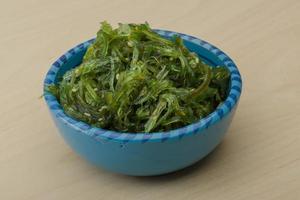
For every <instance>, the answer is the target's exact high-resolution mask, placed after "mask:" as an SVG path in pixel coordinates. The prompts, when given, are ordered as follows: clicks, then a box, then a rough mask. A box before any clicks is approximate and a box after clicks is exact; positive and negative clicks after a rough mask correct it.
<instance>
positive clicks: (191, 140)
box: [44, 30, 242, 176]
mask: <svg viewBox="0 0 300 200" xmlns="http://www.w3.org/2000/svg"><path fill="white" fill-rule="evenodd" d="M155 31H156V32H157V33H158V34H160V35H161V36H163V37H165V38H170V37H172V36H173V35H175V34H176V35H179V36H180V37H181V38H182V39H183V40H184V44H185V45H186V47H187V48H188V49H189V50H190V51H193V52H195V53H197V54H198V55H199V56H200V57H201V58H202V59H203V60H204V61H205V62H206V63H208V64H210V65H213V66H217V65H220V66H226V67H227V68H228V69H229V70H230V74H231V78H230V89H229V95H228V97H227V98H226V100H225V101H224V102H223V103H222V104H221V105H219V106H218V107H217V109H216V110H215V111H214V112H213V113H211V114H210V115H208V116H207V117H206V118H204V119H201V120H199V121H198V122H196V123H193V124H190V125H188V126H185V127H182V128H179V129H175V130H172V131H166V132H156V133H151V134H144V133H137V134H135V133H121V132H116V131H110V130H104V129H101V128H95V127H92V126H90V125H88V124H86V123H84V122H81V121H78V120H76V119H74V118H71V117H69V116H67V115H66V114H65V113H64V111H63V109H62V107H61V106H60V104H59V102H58V101H57V99H56V98H55V97H54V96H53V95H51V94H50V93H48V92H46V91H45V87H46V86H47V85H49V84H52V83H55V82H56V81H57V77H59V76H62V75H63V74H64V73H65V72H66V71H67V70H69V69H71V68H74V67H76V66H78V64H80V63H81V61H82V57H83V55H84V53H85V52H86V49H87V47H88V46H89V45H90V44H91V43H92V42H93V40H94V39H92V40H89V41H86V42H84V43H82V44H79V45H77V46H76V47H74V48H72V49H70V50H69V51H68V52H66V53H65V54H64V55H62V56H61V57H60V58H59V59H58V60H56V61H55V62H54V63H53V65H52V66H51V68H50V70H49V71H48V73H47V75H46V78H45V80H44V91H45V92H44V97H45V101H46V104H47V105H48V107H49V110H50V113H51V116H52V118H53V121H54V122H55V124H56V126H57V128H58V130H59V133H60V134H61V135H62V137H63V138H64V140H65V141H66V143H67V144H69V145H70V147H71V148H72V149H73V150H74V151H75V152H76V153H78V154H79V155H80V156H81V157H83V158H84V159H86V160H87V161H89V162H90V163H92V164H94V165H96V166H99V167H101V168H104V169H107V170H110V171H113V172H117V173H121V174H127V175H135V176H150V175H160V174H165V173H170V172H173V171H176V170H179V169H182V168H185V167H187V166H189V165H192V164H193V163H195V162H197V161H199V160H200V159H202V158H203V157H205V156H206V155H207V154H209V153H210V152H211V151H212V150H213V149H214V148H216V146H217V145H218V144H219V143H220V142H221V140H222V138H223V137H224V135H225V133H226V131H227V129H228V127H229V125H230V123H231V120H232V118H233V116H234V113H235V110H236V108H237V105H238V100H239V97H240V94H241V90H242V82H241V76H240V73H239V71H238V69H237V67H236V65H235V64H234V62H233V61H232V60H231V59H230V58H229V57H228V56H227V55H226V54H225V53H223V52H222V51H221V50H220V49H218V48H217V47H215V46H213V45H211V44H209V43H207V42H205V41H203V40H201V39H198V38H195V37H193V36H189V35H186V34H181V33H177V32H173V31H166V30H155Z"/></svg>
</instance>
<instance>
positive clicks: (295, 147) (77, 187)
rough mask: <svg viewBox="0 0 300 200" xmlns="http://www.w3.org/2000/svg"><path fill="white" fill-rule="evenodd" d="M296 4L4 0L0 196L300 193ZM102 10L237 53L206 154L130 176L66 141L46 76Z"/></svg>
mask: <svg viewBox="0 0 300 200" xmlns="http://www.w3.org/2000/svg"><path fill="white" fill-rule="evenodd" d="M299 10H300V1H298V0H264V1H259V0H253V1H238V0H230V1H204V0H191V1H180V0H173V1H158V0H152V1H137V0H136V1H129V0H121V1H117V0H92V1H79V0H74V1H71V0H65V1H58V0H51V1H46V0H39V1H38V0H27V1H17V0H10V1H8V0H7V1H3V0H1V6H0V27H1V29H0V30H1V31H0V55H1V57H0V69H1V73H0V91H1V98H0V110H1V116H0V199H3V200H7V199H8V200H10V199H28V200H29V199H30V200H35V199H36V200H38V199H55V200H57V199H89V200H93V199H141V200H147V199H149V200H150V199H165V200H168V199H172V200H174V199H206V200H209V199H213V200H218V199H222V200H224V199H228V200H229V199H230V200H237V199H243V200H252V199H264V200H271V199H272V200H273V199H274V200H276V199H278V200H279V199H289V200H296V199H300V192H299V189H300V100H299V99H300V78H299V77H300V64H299V56H300V37H299V35H300V12H299ZM102 20H108V21H109V22H111V23H113V24H116V23H117V22H144V21H148V22H149V23H150V24H151V25H152V26H153V27H156V28H164V29H169V30H175V31H178V32H184V33H187V34H191V35H195V36H197V37H200V38H202V39H205V40H207V41H209V42H211V43H213V44H215V45H216V46H218V47H220V48H221V49H223V50H224V51H225V52H227V53H228V54H229V55H230V56H231V57H232V58H233V59H234V60H235V62H236V64H237V65H238V66H239V68H240V71H241V73H242V76H243V81H244V90H243V94H242V98H241V101H240V105H239V109H238V111H237V114H236V116H235V119H234V121H233V123H232V126H231V128H230V130H229V133H228V135H227V136H226V138H225V140H224V142H223V143H222V144H221V145H220V146H219V147H218V148H217V149H216V150H215V151H214V152H213V153H212V154H211V155H210V156H208V157H207V158H205V159H204V160H203V161H201V162H199V163H198V164H196V165H194V166H192V167H190V168H188V169H186V170H183V171H180V172H177V173H174V174H170V175H167V176H159V177H150V178H136V177H127V176H121V175H116V174H112V173H109V172H107V171H104V170H101V169H96V168H95V167H93V166H91V165H89V164H88V163H86V162H85V161H83V160H82V159H81V158H79V157H78V156H77V155H75V154H74V153H73V152H72V151H71V149H70V148H69V147H68V146H67V145H65V144H64V142H63V140H62V139H61V138H60V136H59V135H58V134H57V131H56V129H55V127H54V125H53V123H52V121H51V119H50V117H49V115H48V111H47V109H46V106H45V103H44V101H43V100H41V99H39V96H40V95H41V93H42V81H43V78H44V75H45V73H46V72H47V70H48V68H49V66H50V64H51V63H52V62H53V61H54V60H55V59H56V58H57V57H58V56H60V55H61V54H62V53H64V52H65V51H66V50H68V49H70V48H71V47H73V46H74V45H76V44H78V43H80V42H82V41H84V40H87V39H89V38H91V37H93V35H94V33H95V32H96V31H97V29H98V27H99V22H100V21H102Z"/></svg>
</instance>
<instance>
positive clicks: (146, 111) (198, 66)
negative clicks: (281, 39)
mask: <svg viewBox="0 0 300 200" xmlns="http://www.w3.org/2000/svg"><path fill="white" fill-rule="evenodd" d="M229 77H230V74H229V71H228V70H227V68H225V67H222V66H217V67H211V66H209V65H207V64H205V63H204V62H203V61H202V60H201V59H200V58H199V57H198V56H197V55H196V54H195V53H193V52H190V51H189V50H188V49H187V48H186V47H185V46H184V44H183V41H182V39H181V38H180V37H179V36H175V37H173V38H172V39H171V40H168V39H165V38H163V37H161V36H160V35H158V34H157V33H155V32H153V31H152V30H151V28H150V27H149V25H148V24H147V23H145V24H119V26H118V28H116V29H114V28H112V26H111V25H110V24H108V23H107V22H102V23H101V28H100V30H99V31H98V33H97V38H96V40H95V41H94V42H93V44H91V45H90V46H89V47H88V49H87V51H86V53H85V55H84V57H83V60H82V63H81V64H80V65H79V66H77V67H76V68H74V69H71V70H69V71H67V72H66V73H65V74H64V76H63V77H62V78H61V80H59V81H58V83H57V84H56V85H49V86H48V92H50V93H52V94H53V95H54V96H56V98H57V99H58V101H59V102H60V104H61V106H62V107H63V109H64V111H65V113H66V114H67V115H69V116H71V117H73V118H75V119H77V120H80V121H84V122H86V123H88V124H90V125H92V126H95V127H100V128H103V129H109V130H115V131H120V132H131V133H137V132H145V133H151V132H157V131H168V130H172V129H176V128H180V127H183V126H185V125H188V124H191V123H193V122H196V121H198V120H200V119H202V118H204V117H206V116H207V115H208V114H210V113H211V112H213V111H214V110H215V109H216V107H217V106H218V105H219V104H220V103H221V102H222V101H224V100H225V98H226V96H227V90H228V85H229Z"/></svg>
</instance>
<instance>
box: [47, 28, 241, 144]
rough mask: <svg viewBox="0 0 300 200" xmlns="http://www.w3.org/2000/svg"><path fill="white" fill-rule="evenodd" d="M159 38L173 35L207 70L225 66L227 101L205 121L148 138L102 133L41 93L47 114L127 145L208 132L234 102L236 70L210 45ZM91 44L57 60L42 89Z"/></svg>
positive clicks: (236, 96) (237, 83) (167, 33)
mask: <svg viewBox="0 0 300 200" xmlns="http://www.w3.org/2000/svg"><path fill="white" fill-rule="evenodd" d="M155 31H156V32H157V33H158V34H160V35H161V36H163V37H165V38H167V39H171V38H172V37H173V36H174V35H179V36H180V37H181V38H182V39H183V41H184V44H185V46H186V47H187V48H188V49H189V50H190V51H192V52H195V53H196V54H197V55H198V56H199V57H201V58H202V60H203V61H204V62H205V63H207V64H209V65H211V66H218V65H220V66H226V67H227V68H228V69H229V71H230V73H231V79H230V87H229V91H228V97H227V99H226V100H225V101H224V102H223V103H222V104H221V105H219V106H218V108H217V109H216V110H215V111H214V112H212V113H211V114H210V115H208V116H207V117H206V118H204V119H201V120H199V121H198V122H195V123H193V124H190V125H187V126H185V127H182V128H179V129H175V130H171V131H167V132H157V133H151V134H145V133H134V134H133V133H120V132H116V131H110V130H104V129H101V128H95V127H92V126H90V125H88V124H86V123H83V122H80V121H77V120H75V119H73V118H71V117H69V116H67V115H66V114H64V112H63V110H62V108H61V107H60V105H59V103H58V101H57V100H56V98H55V97H54V96H53V95H51V94H50V93H47V92H45V100H46V102H47V104H48V106H49V108H50V111H51V112H52V113H54V115H55V116H56V117H58V118H60V119H61V120H63V121H64V122H65V123H66V124H68V125H70V126H71V127H72V128H76V129H78V130H80V131H81V132H84V133H86V134H88V135H92V136H93V135H97V136H99V135H101V136H102V137H103V138H106V139H110V140H117V141H122V142H124V141H126V142H128V141H130V142H141V141H145V140H146V141H157V140H159V141H161V140H165V139H172V138H177V137H182V136H183V135H191V134H197V133H199V132H201V130H202V129H205V128H208V127H209V126H211V125H213V124H214V123H216V122H218V121H220V120H221V119H222V118H223V117H224V116H226V115H227V114H228V113H229V112H230V111H231V110H232V109H233V107H235V105H236V104H237V102H238V99H239V97H240V93H241V87H242V82H241V77H240V74H239V71H238V69H237V67H236V66H235V64H234V62H233V61H232V60H231V59H230V58H229V57H228V56H227V55H226V54H225V53H223V52H222V51H221V50H219V49H218V48H216V47H214V46H213V45H211V44H209V43H207V42H205V41H203V40H200V39H198V38H195V37H193V36H189V35H185V34H181V33H177V32H172V31H166V30H155ZM93 41H94V39H91V40H89V41H87V42H84V43H82V44H79V45H77V46H76V47H75V48H73V49H70V50H69V51H68V52H67V53H66V54H64V55H63V56H61V57H60V58H59V59H58V60H57V61H56V62H55V63H54V64H53V65H52V66H51V68H50V70H49V72H48V73H47V76H46V78H45V81H44V88H45V87H47V85H49V84H52V83H57V82H58V81H59V80H60V78H61V77H62V76H63V75H64V74H65V72H66V71H68V70H70V69H72V68H74V67H76V66H78V65H79V64H80V63H81V61H82V58H83V56H84V54H85V52H86V49H87V47H88V46H89V45H90V44H91V43H92V42H93Z"/></svg>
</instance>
